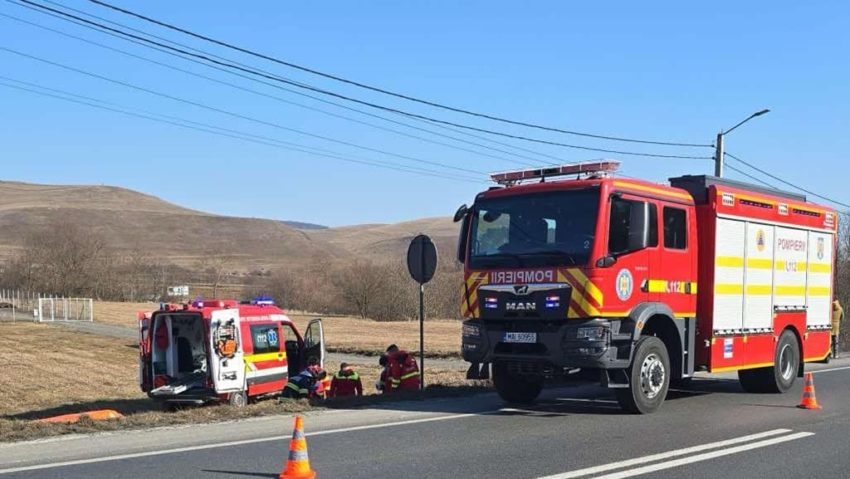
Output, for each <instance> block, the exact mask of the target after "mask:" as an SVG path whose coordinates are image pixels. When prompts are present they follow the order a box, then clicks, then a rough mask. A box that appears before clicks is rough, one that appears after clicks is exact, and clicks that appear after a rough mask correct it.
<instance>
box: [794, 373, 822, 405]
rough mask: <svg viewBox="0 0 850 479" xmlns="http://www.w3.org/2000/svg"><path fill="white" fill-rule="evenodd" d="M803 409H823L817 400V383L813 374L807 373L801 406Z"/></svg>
mask: <svg viewBox="0 0 850 479" xmlns="http://www.w3.org/2000/svg"><path fill="white" fill-rule="evenodd" d="M797 407H798V408H801V409H822V408H821V407H820V405H819V404H818V400H817V398H815V382H814V379H813V376H812V373H806V383H805V384H804V385H803V399H802V400H801V401H800V405H799V406H797Z"/></svg>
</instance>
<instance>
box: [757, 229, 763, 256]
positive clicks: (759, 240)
mask: <svg viewBox="0 0 850 479" xmlns="http://www.w3.org/2000/svg"><path fill="white" fill-rule="evenodd" d="M764 245H765V239H764V230H758V231H756V249H757V250H758V251H759V253H761V252H762V251H764Z"/></svg>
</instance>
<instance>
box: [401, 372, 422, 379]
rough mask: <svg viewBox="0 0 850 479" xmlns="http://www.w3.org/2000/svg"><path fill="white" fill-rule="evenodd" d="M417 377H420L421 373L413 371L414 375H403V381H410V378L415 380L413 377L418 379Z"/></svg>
mask: <svg viewBox="0 0 850 479" xmlns="http://www.w3.org/2000/svg"><path fill="white" fill-rule="evenodd" d="M416 376H419V371H413V372H412V373H407V374H405V375H403V376H402V377H401V381H404V380H405V379H410V378H413V377H416Z"/></svg>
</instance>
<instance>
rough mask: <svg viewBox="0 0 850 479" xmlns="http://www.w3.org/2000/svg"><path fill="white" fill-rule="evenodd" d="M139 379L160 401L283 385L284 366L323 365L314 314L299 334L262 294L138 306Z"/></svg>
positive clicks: (247, 393)
mask: <svg viewBox="0 0 850 479" xmlns="http://www.w3.org/2000/svg"><path fill="white" fill-rule="evenodd" d="M138 319H139V383H140V386H141V388H142V391H144V392H146V393H147V394H148V396H149V397H151V398H152V399H155V400H158V401H162V402H163V404H164V405H166V406H168V405H173V404H174V403H194V404H200V403H205V402H214V401H218V402H228V403H230V404H232V405H235V406H243V405H245V404H246V403H247V402H248V400H249V398H254V397H257V396H263V395H269V394H276V393H279V392H281V391H282V390H283V388H284V387H285V386H286V383H287V380H288V378H289V373H290V371H292V372H293V374H297V373H298V372H300V371H301V370H302V369H304V368H306V367H307V366H308V365H311V364H318V365H319V366H321V367H324V357H325V346H324V333H323V331H322V321H321V319H316V320H313V321H311V322H310V323H309V325H308V327H307V330H306V331H305V333H304V335H303V336H302V335H301V334H300V333H299V332H298V330H297V329H296V327H295V325H294V324H293V322H292V321H291V320H290V319H289V318H288V317H287V316H286V312H285V311H284V310H282V309H280V308H278V307H277V306H275V305H274V303H273V302H272V301H271V300H270V299H269V298H257V299H255V300H253V301H251V302H250V303H239V302H237V301H234V300H217V299H207V300H196V301H194V302H192V303H191V304H184V305H172V304H163V305H162V306H161V308H160V309H159V310H158V311H154V312H143V313H139V318H138Z"/></svg>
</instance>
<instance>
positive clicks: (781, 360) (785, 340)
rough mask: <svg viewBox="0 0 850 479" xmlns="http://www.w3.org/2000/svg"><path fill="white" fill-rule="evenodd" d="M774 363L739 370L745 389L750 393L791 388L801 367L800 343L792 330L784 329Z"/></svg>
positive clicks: (782, 391)
mask: <svg viewBox="0 0 850 479" xmlns="http://www.w3.org/2000/svg"><path fill="white" fill-rule="evenodd" d="M773 364H774V366H771V367H769V368H758V369H744V370H741V371H738V380H739V381H740V382H741V387H742V388H744V391H747V392H750V393H784V392H785V391H788V390H789V389H791V386H793V385H794V380H795V379H796V378H797V371H798V370H799V368H800V345H799V344H797V337H796V336H794V333H792V332H791V331H788V330H786V331H784V332H783V333H782V335H781V336H779V341H778V342H777V343H776V350H775V352H774V356H773Z"/></svg>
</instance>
